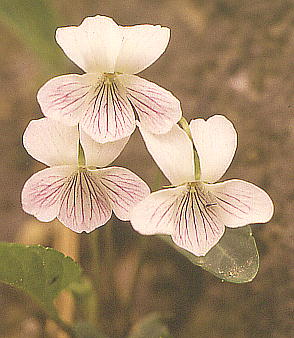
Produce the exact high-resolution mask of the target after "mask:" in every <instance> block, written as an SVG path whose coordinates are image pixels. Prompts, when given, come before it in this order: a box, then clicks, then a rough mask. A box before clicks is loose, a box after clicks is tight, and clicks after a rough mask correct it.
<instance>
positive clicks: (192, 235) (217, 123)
mask: <svg viewBox="0 0 294 338" xmlns="http://www.w3.org/2000/svg"><path fill="white" fill-rule="evenodd" d="M140 130H141V133H142V136H143V138H144V141H145V143H146V146H147V148H148V150H149V152H150V153H151V155H152V156H153V158H154V160H155V161H156V163H157V164H158V166H159V167H160V168H161V170H162V171H163V173H164V174H165V176H166V177H167V178H168V179H169V181H170V182H171V183H172V184H173V185H174V186H175V187H172V188H167V189H163V190H159V191H157V192H153V193H151V194H150V195H149V196H148V197H147V198H146V199H144V200H143V201H141V202H140V203H139V204H138V205H137V206H136V207H135V208H134V209H133V211H132V212H131V223H132V226H133V227H134V229H135V230H137V231H138V232H140V233H141V234H144V235H153V234H168V235H171V236H172V239H173V241H174V242H175V243H176V244H177V245H178V246H180V247H182V248H184V249H186V250H188V251H190V252H191V253H193V254H195V255H197V256H204V255H205V254H206V253H207V252H208V251H209V250H210V249H211V248H212V247H213V246H214V245H215V244H217V242H218V241H219V240H220V238H221V237H222V235H223V234H224V231H225V226H227V227H230V228H237V227H241V226H244V225H247V224H251V223H264V222H267V221H269V220H270V219H271V217H272V215H273V203H272V201H271V199H270V197H269V196H268V195H267V193H266V192H265V191H263V190H262V189H260V188H258V187H257V186H255V185H253V184H251V183H248V182H245V181H241V180H237V179H232V180H228V181H225V182H222V183H214V182H216V181H217V180H218V179H219V178H221V176H222V175H223V174H224V173H225V171H226V170H227V168H228V166H229V165H230V163H231V161H232V158H233V156H234V153H235V150H236V147H237V133H236V131H235V129H234V127H233V125H232V123H231V122H230V121H229V120H228V119H226V118H225V117H224V116H220V115H215V116H213V117H211V118H209V119H208V120H207V121H204V120H203V119H196V120H192V121H191V123H190V130H191V135H192V139H193V143H194V144H193V143H192V141H191V140H190V138H189V137H188V135H187V134H186V133H185V132H184V130H183V129H181V128H180V127H179V126H177V125H175V126H174V127H173V128H172V130H171V131H169V132H168V133H166V134H164V135H154V134H151V133H149V132H148V131H146V130H145V129H144V128H143V126H141V127H140ZM193 145H194V147H195V149H196V151H197V154H198V157H199V163H200V177H195V162H194V155H193V152H194V151H193ZM198 176H199V175H198Z"/></svg>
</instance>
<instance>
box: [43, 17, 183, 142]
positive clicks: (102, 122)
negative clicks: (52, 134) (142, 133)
mask: <svg viewBox="0 0 294 338" xmlns="http://www.w3.org/2000/svg"><path fill="white" fill-rule="evenodd" d="M169 38H170V30H169V28H167V27H161V26H159V25H158V26H153V25H136V26H130V27H122V26H119V25H117V24H116V23H115V22H114V21H113V19H111V18H108V17H105V16H99V15H97V16H95V17H88V18H86V19H85V20H84V21H83V22H82V24H81V25H80V26H73V27H62V28H58V29H57V31H56V41H57V43H58V44H59V45H60V47H61V48H62V49H63V51H64V52H65V54H66V55H67V56H68V57H69V58H70V59H71V60H72V61H73V62H74V63H76V64H77V65H78V66H79V67H80V68H81V69H83V70H84V71H85V72H86V74H84V75H77V74H69V75H62V76H58V77H55V78H53V79H51V80H49V81H48V82H47V83H46V84H45V85H44V86H43V87H42V88H41V89H40V90H39V92H38V96H37V98H38V101H39V104H40V106H41V109H42V111H43V113H44V115H45V116H47V117H50V118H52V119H55V120H58V121H60V122H62V123H64V124H66V125H70V126H74V125H77V124H79V125H80V128H81V129H82V130H83V131H84V132H85V133H87V134H88V135H89V136H90V137H91V138H93V139H94V140H95V141H97V142H100V143H105V142H110V141H115V140H118V139H121V138H124V137H127V136H129V135H131V134H132V133H133V131H134V130H135V127H136V124H135V113H136V114H137V115H138V117H139V119H140V121H141V124H142V126H144V128H145V129H146V130H149V131H150V132H153V133H156V134H157V133H158V134H161V133H166V132H167V131H169V130H170V129H171V128H172V126H173V125H174V124H175V123H177V122H178V121H179V120H180V118H181V116H182V111H181V107H180V102H179V100H178V99H177V98H175V97H174V96H173V95H172V94H171V93H170V92H169V91H167V90H165V89H163V88H161V87H159V86H158V85H156V84H154V83H152V82H149V81H147V80H144V79H142V78H140V77H138V76H136V75H133V74H136V73H139V72H141V71H142V70H144V69H145V68H147V67H149V66H150V65H151V64H152V63H153V62H155V61H156V60H157V59H158V58H159V57H160V56H161V54H162V53H163V52H164V51H165V49H166V47H167V45H168V42H169Z"/></svg>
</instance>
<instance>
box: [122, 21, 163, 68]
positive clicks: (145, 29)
mask: <svg viewBox="0 0 294 338" xmlns="http://www.w3.org/2000/svg"><path fill="white" fill-rule="evenodd" d="M119 29H120V31H121V33H122V35H123V42H122V47H121V50H120V52H119V55H118V58H117V61H116V65H115V71H116V72H120V73H126V74H136V73H139V72H141V71H142V70H143V69H145V68H147V67H149V66H150V65H151V64H152V63H153V62H154V61H156V60H157V59H158V58H159V57H160V55H161V54H162V53H163V52H164V51H165V49H166V47H167V45H168V42H169V38H170V30H169V28H167V27H161V26H159V25H157V26H153V25H137V26H131V27H119Z"/></svg>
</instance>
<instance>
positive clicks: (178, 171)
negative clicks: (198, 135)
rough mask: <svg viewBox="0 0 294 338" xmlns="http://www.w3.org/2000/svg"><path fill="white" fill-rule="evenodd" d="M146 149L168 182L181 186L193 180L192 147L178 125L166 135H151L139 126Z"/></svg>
mask: <svg viewBox="0 0 294 338" xmlns="http://www.w3.org/2000/svg"><path fill="white" fill-rule="evenodd" d="M139 128H140V131H141V134H142V136H143V139H144V141H145V143H146V147H147V149H148V151H149V152H150V154H151V155H152V157H153V158H154V160H155V162H156V163H157V165H158V166H159V168H160V169H161V170H162V172H163V173H164V175H165V176H166V177H167V178H168V179H169V181H170V182H171V183H172V184H174V185H178V184H182V183H186V182H191V181H194V180H195V176H194V158H193V156H194V155H193V145H192V142H191V141H190V139H189V137H188V136H187V134H186V133H185V132H184V131H183V129H181V128H180V127H179V126H178V125H174V126H173V128H172V129H171V130H170V131H169V132H168V133H166V134H160V135H156V134H152V133H150V132H148V131H146V130H145V129H144V128H143V127H142V126H140V125H139Z"/></svg>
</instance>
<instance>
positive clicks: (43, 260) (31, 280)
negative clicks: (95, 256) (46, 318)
mask: <svg viewBox="0 0 294 338" xmlns="http://www.w3.org/2000/svg"><path fill="white" fill-rule="evenodd" d="M80 272H81V271H80V267H79V266H78V264H77V263H75V262H74V261H73V260H72V259H71V258H70V257H65V256H64V255H63V254H62V253H61V252H58V251H56V250H54V249H51V248H45V247H42V246H40V245H32V246H28V245H22V244H16V243H0V281H1V282H3V283H6V284H9V285H11V286H14V287H16V288H18V289H21V290H23V291H25V292H27V293H28V294H29V295H30V296H31V297H32V298H33V299H34V300H35V301H36V302H37V303H38V304H39V305H40V306H41V307H42V308H43V309H44V310H45V311H46V312H47V313H49V314H50V315H51V316H52V317H55V316H56V311H55V307H54V305H53V300H54V298H56V296H57V295H58V294H59V293H60V291H61V290H63V289H65V288H66V287H67V286H68V285H69V284H70V283H72V282H74V281H77V280H78V279H79V278H80Z"/></svg>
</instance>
